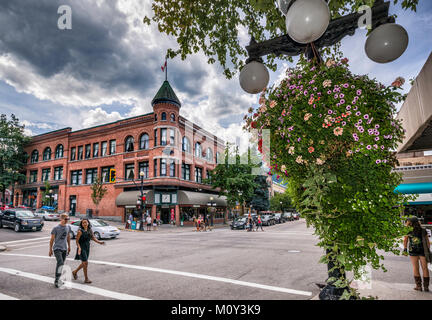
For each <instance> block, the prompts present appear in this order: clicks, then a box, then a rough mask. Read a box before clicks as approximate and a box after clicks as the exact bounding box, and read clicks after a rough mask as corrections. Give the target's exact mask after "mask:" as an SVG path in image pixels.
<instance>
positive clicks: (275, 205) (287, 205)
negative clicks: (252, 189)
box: [270, 190, 292, 212]
mask: <svg viewBox="0 0 432 320" xmlns="http://www.w3.org/2000/svg"><path fill="white" fill-rule="evenodd" d="M281 202H282V204H281ZM291 208H292V201H291V197H290V195H289V193H288V190H285V192H284V193H279V192H275V194H274V196H273V197H271V199H270V210H272V211H282V212H284V211H285V210H287V209H291Z"/></svg>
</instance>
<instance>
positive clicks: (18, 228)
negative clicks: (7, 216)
mask: <svg viewBox="0 0 432 320" xmlns="http://www.w3.org/2000/svg"><path fill="white" fill-rule="evenodd" d="M14 230H15V232H19V231H20V227H19V224H18V223H15V228H14Z"/></svg>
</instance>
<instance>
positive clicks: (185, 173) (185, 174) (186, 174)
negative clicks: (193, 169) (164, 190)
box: [182, 162, 190, 180]
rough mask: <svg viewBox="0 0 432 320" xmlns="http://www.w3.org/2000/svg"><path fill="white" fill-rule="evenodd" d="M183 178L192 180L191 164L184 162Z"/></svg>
mask: <svg viewBox="0 0 432 320" xmlns="http://www.w3.org/2000/svg"><path fill="white" fill-rule="evenodd" d="M182 178H183V179H184V180H190V164H185V163H184V162H183V163H182Z"/></svg>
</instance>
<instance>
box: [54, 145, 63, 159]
mask: <svg viewBox="0 0 432 320" xmlns="http://www.w3.org/2000/svg"><path fill="white" fill-rule="evenodd" d="M55 158H56V159H59V158H63V145H62V144H59V145H58V146H57V148H56V151H55Z"/></svg>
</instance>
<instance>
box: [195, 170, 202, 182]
mask: <svg viewBox="0 0 432 320" xmlns="http://www.w3.org/2000/svg"><path fill="white" fill-rule="evenodd" d="M195 181H196V182H198V183H202V169H201V168H195Z"/></svg>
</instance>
